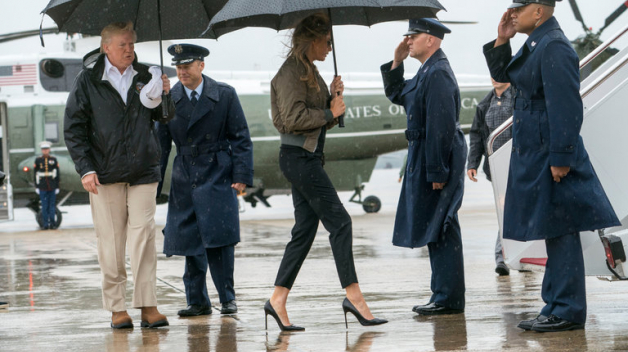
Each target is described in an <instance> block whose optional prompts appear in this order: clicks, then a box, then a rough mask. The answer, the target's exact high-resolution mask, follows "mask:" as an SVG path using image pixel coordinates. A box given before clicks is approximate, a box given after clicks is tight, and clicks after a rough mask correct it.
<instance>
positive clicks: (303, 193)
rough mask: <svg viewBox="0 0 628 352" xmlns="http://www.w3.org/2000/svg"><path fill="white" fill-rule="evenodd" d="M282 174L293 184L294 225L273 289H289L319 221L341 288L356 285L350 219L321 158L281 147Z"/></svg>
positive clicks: (356, 278)
mask: <svg viewBox="0 0 628 352" xmlns="http://www.w3.org/2000/svg"><path fill="white" fill-rule="evenodd" d="M279 167H280V168H281V172H282V173H283V175H284V176H285V177H286V178H287V179H288V181H289V182H290V183H291V184H292V202H293V204H294V220H295V224H294V227H293V228H292V239H291V240H290V242H288V244H287V245H286V250H285V252H284V255H283V259H282V260H281V264H280V266H279V272H278V273H277V279H276V280H275V286H282V287H286V288H288V289H291V288H292V285H293V284H294V281H295V279H296V278H297V275H298V273H299V270H300V269H301V266H302V265H303V261H304V260H305V257H307V254H308V252H309V251H310V248H311V247H312V243H313V242H314V238H315V237H316V231H317V230H318V223H319V221H320V222H322V223H323V226H324V227H325V229H326V230H327V231H329V234H330V235H329V242H330V244H331V250H332V253H333V255H334V260H335V262H336V270H337V271H338V276H339V278H340V284H341V285H342V287H343V288H345V287H347V286H349V285H351V284H353V283H357V282H358V277H357V274H356V272H355V264H354V263H353V248H352V245H353V239H352V227H351V217H350V216H349V213H347V211H346V210H345V208H344V206H343V205H342V203H341V202H340V198H338V193H337V192H336V189H335V188H334V186H333V185H332V183H331V180H330V179H329V177H328V176H327V173H326V172H325V170H324V169H323V160H322V155H317V154H315V153H310V152H308V151H306V150H305V149H303V148H298V147H291V146H283V145H282V147H281V150H280V152H279Z"/></svg>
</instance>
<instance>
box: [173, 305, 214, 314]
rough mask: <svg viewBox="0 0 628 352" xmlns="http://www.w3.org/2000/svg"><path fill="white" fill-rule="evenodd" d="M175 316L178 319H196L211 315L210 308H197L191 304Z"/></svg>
mask: <svg viewBox="0 0 628 352" xmlns="http://www.w3.org/2000/svg"><path fill="white" fill-rule="evenodd" d="M177 314H179V316H180V317H196V316H199V315H210V314H212V307H210V306H198V305H196V304H191V305H189V306H188V307H187V308H186V309H181V310H180V311H179V312H178V313H177Z"/></svg>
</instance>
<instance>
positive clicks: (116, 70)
mask: <svg viewBox="0 0 628 352" xmlns="http://www.w3.org/2000/svg"><path fill="white" fill-rule="evenodd" d="M101 36H102V40H101V49H100V53H96V52H95V51H94V52H92V53H90V54H88V55H86V57H85V60H84V66H85V67H84V69H83V71H81V73H79V75H78V77H77V78H76V81H75V83H74V87H73V88H72V91H71V92H70V95H69V97H68V102H67V105H66V110H65V142H66V145H67V147H68V150H69V152H70V155H71V156H72V159H73V160H74V164H75V166H76V171H77V172H78V174H79V175H80V177H81V180H82V183H83V187H84V188H85V190H87V191H88V192H89V199H90V204H91V208H92V217H93V220H94V229H95V231H96V235H97V237H98V261H99V263H100V268H101V271H102V275H103V280H102V289H103V306H104V308H105V309H107V310H109V311H111V312H112V319H111V327H112V328H132V327H133V323H132V320H131V317H129V315H128V314H127V312H126V304H125V292H126V269H125V267H126V264H125V252H126V250H125V247H126V244H127V239H128V240H129V241H128V242H129V243H128V244H129V249H130V251H131V252H130V258H131V270H132V272H133V284H134V289H133V307H134V308H141V310H142V315H141V319H142V323H141V326H142V327H157V326H164V325H168V320H167V319H166V317H165V316H164V315H162V314H160V313H159V311H158V310H157V307H156V306H157V296H156V294H155V283H156V267H157V256H156V251H155V220H154V215H155V198H156V191H157V184H158V183H159V181H160V180H161V176H160V168H159V161H160V148H159V141H158V139H157V135H156V134H155V131H154V122H153V121H166V120H169V119H171V118H172V117H173V116H174V105H173V104H172V103H171V104H170V106H169V107H168V113H167V114H166V116H165V117H164V114H163V112H162V109H161V107H157V108H155V109H149V108H146V107H145V106H143V105H142V104H141V103H140V95H139V92H140V90H141V89H142V87H143V86H144V85H145V84H147V83H148V82H149V81H150V80H151V75H150V74H149V72H148V67H146V66H144V65H141V64H138V63H137V60H136V57H135V52H134V43H135V40H136V35H135V31H134V30H133V26H132V24H131V23H128V24H127V23H113V24H111V25H108V26H107V27H105V28H104V29H103V31H102V33H101ZM162 79H163V90H164V92H165V93H168V92H169V90H170V81H169V80H168V77H167V76H166V75H163V76H162Z"/></svg>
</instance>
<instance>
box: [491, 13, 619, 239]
mask: <svg viewBox="0 0 628 352" xmlns="http://www.w3.org/2000/svg"><path fill="white" fill-rule="evenodd" d="M494 45H495V42H494V41H493V42H491V43H488V44H486V45H485V46H484V55H485V56H486V60H487V63H488V66H489V69H490V71H491V76H492V77H493V78H494V79H495V80H496V81H498V82H510V83H511V84H512V85H513V87H514V91H515V96H516V98H515V103H514V105H515V109H514V115H513V119H514V124H513V130H512V131H513V133H512V134H513V144H512V145H513V147H512V155H511V158H510V168H509V170H510V171H509V175H508V186H507V190H506V199H505V205H504V229H503V236H504V238H508V239H513V240H518V241H530V240H539V239H547V238H554V237H559V236H563V235H566V234H570V233H577V232H580V231H586V230H596V229H601V228H607V227H611V226H615V225H619V224H620V223H619V220H618V219H617V216H616V215H615V212H614V211H613V208H612V206H611V204H610V202H609V200H608V198H607V197H606V193H604V189H603V188H602V185H601V184H600V182H599V180H598V178H597V175H596V174H595V171H594V170H593V166H592V165H591V162H590V161H589V156H588V154H587V151H586V150H585V149H584V145H583V143H582V137H580V127H581V126H582V118H583V107H582V99H581V97H580V75H579V68H578V56H577V55H576V52H575V51H574V49H573V48H572V46H571V43H570V42H569V40H568V39H567V38H566V37H565V34H564V33H563V31H562V30H561V29H560V26H559V24H558V21H557V20H556V18H555V17H552V18H551V19H549V20H547V21H546V22H545V23H543V24H542V25H541V26H539V27H538V28H536V29H535V30H534V32H532V34H531V35H530V37H529V38H528V40H527V41H526V42H525V44H524V45H523V47H521V49H520V50H519V52H518V53H517V54H516V55H515V56H514V57H513V56H512V51H511V47H510V44H504V45H500V46H498V47H496V48H493V47H494ZM550 166H569V167H570V168H571V169H570V171H569V173H568V174H567V176H566V177H564V178H563V179H561V181H560V182H554V180H553V178H552V172H551V170H550Z"/></svg>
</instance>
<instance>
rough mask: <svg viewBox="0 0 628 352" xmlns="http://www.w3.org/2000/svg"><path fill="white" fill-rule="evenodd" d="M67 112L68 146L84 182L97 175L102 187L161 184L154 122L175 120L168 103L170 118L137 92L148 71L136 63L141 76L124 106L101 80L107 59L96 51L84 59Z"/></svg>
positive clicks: (130, 91) (159, 151) (134, 63)
mask: <svg viewBox="0 0 628 352" xmlns="http://www.w3.org/2000/svg"><path fill="white" fill-rule="evenodd" d="M83 65H84V67H83V70H82V71H81V72H80V73H79V75H78V76H77V78H76V80H75V82H74V86H73V87H72V90H71V92H70V96H69V97H68V101H67V104H66V108H65V122H64V127H65V128H64V132H65V143H66V145H67V147H68V150H69V152H70V155H71V156H72V159H73V160H74V164H75V167H76V171H77V172H78V173H79V175H80V176H83V175H85V174H86V173H88V172H90V171H95V172H96V174H97V175H98V180H99V182H100V183H101V184H107V183H117V182H125V183H129V184H131V185H138V184H147V183H153V182H159V181H160V180H161V175H160V167H159V161H160V155H161V150H160V147H159V141H158V139H157V135H156V132H155V129H154V122H153V121H161V122H167V121H168V120H170V119H172V118H173V117H174V104H173V103H172V100H169V101H170V105H169V109H168V110H169V111H168V116H166V117H164V116H162V115H163V114H162V108H161V105H160V106H159V107H157V108H155V109H148V108H146V107H145V106H143V105H142V104H141V102H140V96H139V92H140V90H141V88H142V87H143V86H144V85H145V84H147V83H148V82H149V81H150V79H151V74H150V73H149V72H148V67H147V66H145V65H142V64H139V63H138V62H137V58H136V60H135V61H134V62H133V69H134V70H135V71H137V74H136V75H135V76H134V77H133V83H132V85H131V88H130V89H129V91H128V96H127V104H126V105H125V103H124V101H123V100H122V97H120V94H119V93H118V92H117V91H116V90H115V88H113V86H112V85H111V84H110V83H109V81H106V80H103V78H102V77H103V72H104V69H105V55H104V54H99V53H98V52H97V51H92V52H91V53H89V54H87V55H86V56H85V57H84V59H83Z"/></svg>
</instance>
